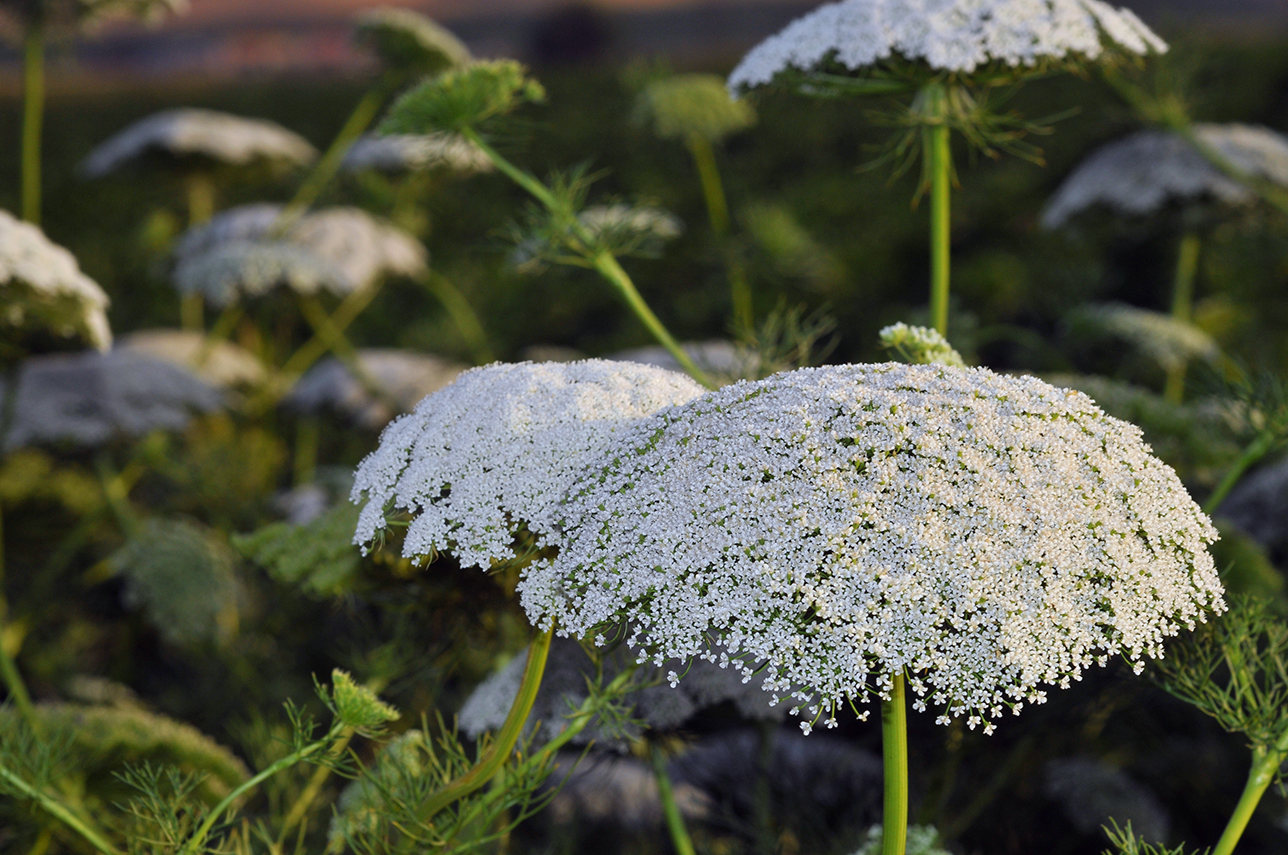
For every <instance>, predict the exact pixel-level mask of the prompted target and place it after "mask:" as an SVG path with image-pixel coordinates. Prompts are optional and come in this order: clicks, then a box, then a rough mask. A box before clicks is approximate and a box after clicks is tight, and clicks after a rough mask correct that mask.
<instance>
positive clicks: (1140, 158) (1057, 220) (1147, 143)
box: [1042, 124, 1288, 229]
mask: <svg viewBox="0 0 1288 855" xmlns="http://www.w3.org/2000/svg"><path fill="white" fill-rule="evenodd" d="M1194 132H1195V133H1196V134H1197V135H1198V137H1199V139H1200V140H1202V141H1203V142H1204V143H1206V144H1207V145H1210V146H1212V147H1213V148H1214V149H1216V150H1217V151H1218V152H1220V153H1221V155H1222V156H1223V157H1225V158H1226V159H1227V160H1229V161H1230V162H1231V163H1232V164H1234V165H1235V166H1236V167H1238V168H1239V169H1242V170H1243V171H1245V172H1247V173H1248V174H1249V175H1252V176H1254V177H1256V178H1262V179H1265V180H1267V181H1271V182H1274V183H1275V184H1278V185H1280V186H1282V187H1288V137H1285V136H1284V135H1283V134H1280V133H1276V132H1275V131H1272V130H1270V129H1269V128H1261V127H1257V126H1255V125H1238V124H1232V125H1213V124H1198V125H1195V126H1194ZM1256 198H1257V197H1256V194H1255V193H1254V192H1253V191H1252V190H1251V189H1250V188H1248V187H1246V186H1244V185H1243V184H1240V183H1239V182H1237V181H1235V180H1234V179H1232V178H1228V177H1226V176H1225V175H1223V174H1222V173H1221V172H1220V171H1219V170H1218V169H1217V168H1216V167H1215V166H1213V165H1212V163H1210V162H1209V161H1208V159H1207V158H1205V157H1204V156H1203V155H1202V154H1200V153H1199V152H1198V151H1196V150H1195V149H1194V148H1193V146H1191V145H1190V144H1189V143H1188V142H1186V141H1185V140H1184V139H1183V138H1182V137H1180V136H1179V135H1177V134H1175V133H1172V132H1171V131H1152V130H1151V131H1138V132H1137V133H1134V134H1131V135H1129V136H1126V137H1123V138H1122V139H1120V140H1115V141H1114V142H1111V143H1109V144H1108V145H1104V146H1102V147H1100V148H1098V149H1096V150H1095V151H1094V152H1092V154H1091V155H1090V156H1089V157H1088V158H1087V159H1086V160H1084V161H1083V162H1082V163H1081V164H1079V165H1078V167H1077V168H1076V169H1075V170H1074V171H1073V172H1072V173H1071V174H1070V175H1069V177H1068V178H1066V179H1065V180H1064V183H1062V184H1061V185H1060V188H1059V189H1058V190H1056V192H1055V195H1054V196H1052V197H1051V200H1050V201H1049V202H1047V205H1046V208H1045V210H1043V212H1042V225H1043V227H1045V228H1048V229H1054V228H1058V227H1060V226H1062V225H1064V223H1065V222H1066V221H1067V220H1068V219H1069V218H1070V217H1072V216H1075V215H1076V214H1079V213H1081V212H1082V211H1084V210H1086V209H1088V208H1091V207H1093V206H1095V205H1104V206H1106V207H1108V208H1111V209H1113V210H1116V211H1118V212H1120V213H1123V214H1128V215H1133V216H1142V215H1145V214H1152V213H1154V212H1155V211H1158V210H1159V209H1160V208H1162V207H1163V206H1164V205H1166V204H1168V203H1169V202H1175V203H1182V204H1184V203H1189V202H1197V201H1201V200H1204V199H1211V200H1214V201H1216V202H1220V203H1223V204H1226V205H1246V204H1248V203H1250V202H1252V201H1253V200H1255V199H1256Z"/></svg>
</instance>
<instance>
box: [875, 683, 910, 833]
mask: <svg viewBox="0 0 1288 855" xmlns="http://www.w3.org/2000/svg"><path fill="white" fill-rule="evenodd" d="M881 759H882V777H883V778H884V779H885V801H884V807H883V815H882V823H881V855H904V849H905V848H906V847H907V841H908V716H907V711H906V709H905V703H904V676H903V674H897V675H895V677H894V679H893V680H892V681H891V683H890V700H888V701H887V700H883V701H881Z"/></svg>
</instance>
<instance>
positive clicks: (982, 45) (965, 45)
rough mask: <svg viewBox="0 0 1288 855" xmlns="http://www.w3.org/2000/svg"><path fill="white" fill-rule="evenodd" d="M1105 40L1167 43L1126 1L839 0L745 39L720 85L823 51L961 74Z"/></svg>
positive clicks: (745, 84)
mask: <svg viewBox="0 0 1288 855" xmlns="http://www.w3.org/2000/svg"><path fill="white" fill-rule="evenodd" d="M1107 44H1110V45H1115V46H1117V47H1118V48H1120V49H1124V50H1127V51H1130V52H1132V53H1139V54H1143V53H1147V52H1149V51H1150V50H1155V51H1165V50H1166V49H1167V45H1166V44H1164V43H1163V41H1162V39H1160V38H1159V37H1158V36H1156V35H1155V34H1154V32H1153V31H1152V30H1150V29H1149V27H1147V26H1145V24H1144V23H1142V22H1141V20H1140V19H1139V18H1137V17H1136V16H1135V15H1134V14H1132V12H1131V11H1129V10H1127V9H1115V8H1114V7H1112V6H1110V5H1108V4H1106V3H1103V2H1101V1H1100V0H842V2H839V3H829V4H827V5H824V6H820V7H819V8H817V9H815V10H814V11H812V12H810V13H809V14H808V15H805V16H804V17H801V18H798V19H796V20H795V21H793V22H792V23H790V24H788V25H787V27H786V28H785V29H783V30H782V31H781V32H779V33H777V34H775V35H773V36H770V37H769V38H768V39H766V40H765V41H763V42H761V43H760V44H759V45H757V46H756V47H754V48H752V49H751V52H750V53H748V54H747V55H746V56H745V57H743V59H742V62H740V63H738V67H737V68H735V69H734V70H733V73H732V74H730V75H729V89H730V91H732V92H734V93H738V92H742V91H745V90H747V89H752V88H754V87H756V86H762V85H764V84H767V83H769V82H770V81H772V80H773V79H774V76H775V75H777V74H779V73H780V72H783V71H787V70H789V69H797V70H799V71H806V72H807V71H812V70H816V69H819V68H821V67H823V66H824V65H825V64H826V63H827V62H828V61H829V60H830V61H834V62H836V63H839V64H840V65H842V66H844V67H845V68H848V69H851V70H858V69H861V68H864V67H866V66H870V65H873V64H875V63H878V62H881V61H882V60H887V59H892V58H894V57H895V56H896V55H898V56H901V57H903V58H904V59H908V60H924V61H925V62H926V63H927V64H928V65H929V66H930V67H931V68H933V69H938V70H942V71H952V72H958V73H962V74H970V73H971V72H973V71H975V70H976V69H978V68H980V67H981V66H985V65H989V64H990V63H994V62H996V63H1002V64H1004V65H1007V66H1012V67H1019V66H1032V65H1034V64H1036V63H1037V62H1038V61H1040V60H1043V59H1063V58H1066V57H1071V56H1079V57H1085V58H1087V59H1095V58H1096V57H1098V56H1100V55H1101V53H1102V52H1103V51H1104V49H1105V47H1106V45H1107Z"/></svg>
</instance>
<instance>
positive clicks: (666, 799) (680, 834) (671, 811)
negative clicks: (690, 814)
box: [648, 740, 694, 855]
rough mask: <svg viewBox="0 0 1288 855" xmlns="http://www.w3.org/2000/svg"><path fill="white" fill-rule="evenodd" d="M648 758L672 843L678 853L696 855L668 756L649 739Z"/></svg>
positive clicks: (680, 854)
mask: <svg viewBox="0 0 1288 855" xmlns="http://www.w3.org/2000/svg"><path fill="white" fill-rule="evenodd" d="M648 759H649V760H650V761H651V762H652V763H653V774H654V775H655V776H656V777H657V794H658V798H659V799H660V800H661V802H662V813H663V815H664V816H665V817H666V830H667V831H668V832H670V834H671V844H672V845H673V846H675V853H676V855H694V851H693V840H692V838H690V837H689V830H688V829H687V828H685V826H684V815H683V814H681V813H680V806H679V805H678V804H676V803H675V789H674V788H673V787H672V786H671V775H670V773H669V772H667V770H666V756H665V755H664V754H663V753H662V752H661V751H659V750H658V748H657V744H656V743H655V742H653V741H652V740H649V741H648Z"/></svg>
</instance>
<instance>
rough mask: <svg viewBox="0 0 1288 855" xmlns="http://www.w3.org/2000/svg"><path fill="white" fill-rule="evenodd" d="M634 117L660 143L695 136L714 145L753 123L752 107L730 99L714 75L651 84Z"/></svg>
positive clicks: (679, 76) (678, 76)
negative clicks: (647, 128) (644, 123)
mask: <svg viewBox="0 0 1288 855" xmlns="http://www.w3.org/2000/svg"><path fill="white" fill-rule="evenodd" d="M635 116H636V119H637V120H638V121H647V122H649V123H650V124H652V126H653V132H654V133H656V134H657V135H658V136H659V137H662V138H663V139H684V138H686V137H689V136H696V137H699V138H700V139H704V140H706V141H708V142H713V143H714V142H719V141H720V140H722V139H724V138H725V137H727V136H729V135H730V134H736V133H737V132H738V131H741V130H744V129H746V128H749V127H751V126H752V125H753V124H755V123H756V111H755V110H754V109H753V108H752V106H751V105H750V104H748V103H747V102H746V101H735V100H734V99H733V98H730V97H729V90H728V89H726V88H725V85H724V81H723V80H721V79H720V78H719V77H717V76H715V75H714V74H676V75H673V76H671V77H666V78H663V79H661V80H656V81H654V82H652V83H650V84H649V85H648V86H646V87H645V88H644V91H642V92H641V93H640V95H639V98H638V99H637V100H636V102H635Z"/></svg>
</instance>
